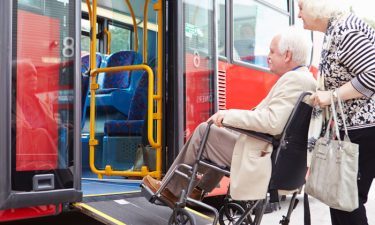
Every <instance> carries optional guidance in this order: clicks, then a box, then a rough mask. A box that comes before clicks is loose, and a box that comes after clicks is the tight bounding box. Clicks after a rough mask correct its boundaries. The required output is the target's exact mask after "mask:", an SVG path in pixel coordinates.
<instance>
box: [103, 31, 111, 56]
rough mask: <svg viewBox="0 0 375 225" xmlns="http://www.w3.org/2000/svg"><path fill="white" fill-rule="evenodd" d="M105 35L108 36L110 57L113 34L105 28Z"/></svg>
mask: <svg viewBox="0 0 375 225" xmlns="http://www.w3.org/2000/svg"><path fill="white" fill-rule="evenodd" d="M104 33H105V34H106V35H107V54H108V55H109V54H111V32H109V30H107V28H105V29H104Z"/></svg>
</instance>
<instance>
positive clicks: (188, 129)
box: [184, 0, 215, 139]
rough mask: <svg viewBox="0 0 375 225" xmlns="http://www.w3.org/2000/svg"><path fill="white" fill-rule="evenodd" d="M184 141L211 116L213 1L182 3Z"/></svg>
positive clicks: (212, 94)
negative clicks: (183, 29)
mask: <svg viewBox="0 0 375 225" xmlns="http://www.w3.org/2000/svg"><path fill="white" fill-rule="evenodd" d="M184 3H185V4H184V16H185V17H184V20H185V23H184V24H185V46H184V47H185V48H184V50H185V76H184V88H185V93H184V94H185V137H186V139H187V138H189V137H190V135H191V134H192V132H193V131H194V129H195V128H196V126H197V125H199V124H200V123H201V122H203V121H206V120H207V119H208V118H209V116H210V115H211V114H212V112H213V96H214V93H213V82H212V81H213V75H214V73H213V71H214V62H213V59H214V57H213V49H214V40H213V38H214V35H213V24H214V22H215V21H214V20H213V1H200V2H199V4H197V2H196V1H191V0H188V1H186V0H185V1H184Z"/></svg>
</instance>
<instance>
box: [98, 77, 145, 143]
mask: <svg viewBox="0 0 375 225" xmlns="http://www.w3.org/2000/svg"><path fill="white" fill-rule="evenodd" d="M147 95H148V73H147V72H146V71H144V72H143V74H142V76H141V79H140V80H139V82H138V86H137V88H136V89H135V91H134V95H133V97H132V100H131V102H130V108H129V112H128V117H127V120H109V121H107V122H105V124H104V134H105V135H108V136H140V135H141V134H142V129H143V124H144V119H145V117H146V113H147V99H148V98H147V97H148V96H147Z"/></svg>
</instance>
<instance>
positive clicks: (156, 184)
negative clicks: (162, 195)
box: [142, 175, 161, 193]
mask: <svg viewBox="0 0 375 225" xmlns="http://www.w3.org/2000/svg"><path fill="white" fill-rule="evenodd" d="M142 183H143V184H144V185H145V186H147V187H148V188H149V189H150V190H151V191H152V192H153V193H156V192H157V190H159V188H160V186H161V181H159V180H156V179H155V178H153V177H151V176H150V175H147V176H145V177H144V178H143V180H142Z"/></svg>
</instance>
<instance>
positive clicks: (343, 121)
mask: <svg viewBox="0 0 375 225" xmlns="http://www.w3.org/2000/svg"><path fill="white" fill-rule="evenodd" d="M335 92H336V96H337V102H338V105H339V110H340V114H341V119H342V124H343V126H344V131H345V136H344V141H350V138H349V134H348V128H347V126H346V117H345V114H344V110H343V106H342V105H343V101H342V99H341V98H340V96H339V95H338V93H337V88H336V89H335Z"/></svg>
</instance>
